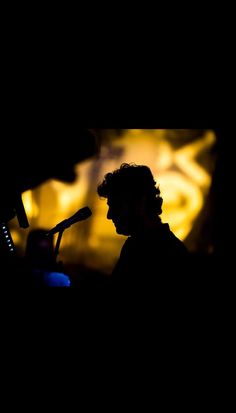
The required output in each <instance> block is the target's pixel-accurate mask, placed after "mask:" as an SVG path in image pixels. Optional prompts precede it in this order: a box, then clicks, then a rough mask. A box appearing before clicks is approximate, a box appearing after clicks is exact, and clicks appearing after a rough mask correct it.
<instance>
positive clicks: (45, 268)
mask: <svg viewBox="0 0 236 413" xmlns="http://www.w3.org/2000/svg"><path fill="white" fill-rule="evenodd" d="M47 232H48V231H47V230H44V229H35V230H32V231H31V232H30V233H29V235H28V238H27V245H26V251H25V259H26V265H27V267H28V272H29V274H30V278H29V279H30V282H31V283H32V285H33V286H36V287H38V286H40V287H69V286H70V284H71V283H70V279H69V277H68V276H67V275H66V274H64V273H63V271H62V269H61V268H60V265H59V264H58V263H57V262H56V256H55V252H54V246H53V237H52V236H50V235H49V236H47V235H46V234H47Z"/></svg>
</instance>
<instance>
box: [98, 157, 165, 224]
mask: <svg viewBox="0 0 236 413" xmlns="http://www.w3.org/2000/svg"><path fill="white" fill-rule="evenodd" d="M97 192H98V195H99V196H100V197H103V198H110V197H126V198H128V199H129V200H138V199H139V198H141V197H142V196H145V198H146V201H147V209H148V210H147V213H148V214H149V215H151V216H153V215H161V213H162V208H161V207H162V202H163V199H162V198H161V196H160V189H159V187H156V181H155V180H154V178H153V175H152V172H151V170H150V168H149V167H148V166H145V165H136V164H134V163H131V164H128V163H123V164H122V165H121V166H120V168H119V169H116V170H114V171H113V172H109V173H107V174H106V175H105V177H104V180H103V181H102V183H100V184H99V186H98V188H97Z"/></svg>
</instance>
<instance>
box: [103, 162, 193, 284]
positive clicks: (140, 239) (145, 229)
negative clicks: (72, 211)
mask: <svg viewBox="0 0 236 413" xmlns="http://www.w3.org/2000/svg"><path fill="white" fill-rule="evenodd" d="M98 195H99V196H101V197H105V198H107V204H108V207H109V209H108V213H107V218H108V219H111V220H112V221H113V223H114V225H115V227H116V232H117V233H118V234H123V235H127V236H128V239H127V240H126V241H125V243H124V245H123V247H122V250H121V254H120V258H119V260H118V262H117V264H116V266H115V268H114V270H113V273H112V279H114V280H124V281H125V282H128V281H129V280H130V281H134V280H142V281H143V280H145V281H158V282H159V281H160V280H161V279H163V278H165V276H166V275H167V274H173V271H174V274H176V272H177V271H178V270H180V271H181V272H183V263H187V261H188V256H189V253H188V251H187V249H186V247H185V246H184V244H183V243H182V242H181V241H180V240H179V239H178V238H177V237H176V236H175V235H174V234H173V233H172V232H171V230H170V228H169V225H168V224H164V223H162V221H161V218H160V215H161V213H162V201H163V200H162V198H161V196H160V189H159V188H158V187H156V182H155V181H154V178H153V175H152V173H151V170H150V169H149V168H148V167H147V166H144V165H135V164H127V163H124V164H122V165H121V166H120V168H119V169H117V170H115V171H114V172H112V173H107V174H106V175H105V177H104V180H103V182H102V183H101V184H100V185H99V186H98ZM170 271H171V272H170Z"/></svg>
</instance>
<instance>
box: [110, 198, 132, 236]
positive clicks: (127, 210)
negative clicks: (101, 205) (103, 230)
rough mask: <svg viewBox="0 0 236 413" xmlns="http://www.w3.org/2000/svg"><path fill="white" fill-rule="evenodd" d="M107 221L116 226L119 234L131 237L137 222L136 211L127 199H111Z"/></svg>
mask: <svg viewBox="0 0 236 413" xmlns="http://www.w3.org/2000/svg"><path fill="white" fill-rule="evenodd" d="M107 205H108V212H107V219H111V220H112V222H113V224H114V225H115V228H116V232H117V234H121V235H130V234H131V233H132V230H133V227H134V221H135V211H134V208H133V207H132V204H131V202H130V201H128V200H127V199H124V198H123V199H120V198H115V197H109V198H108V200H107Z"/></svg>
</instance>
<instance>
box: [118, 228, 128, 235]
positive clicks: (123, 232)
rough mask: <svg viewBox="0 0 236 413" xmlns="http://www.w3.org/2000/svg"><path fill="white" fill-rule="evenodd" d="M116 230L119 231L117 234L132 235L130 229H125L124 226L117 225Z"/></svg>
mask: <svg viewBox="0 0 236 413" xmlns="http://www.w3.org/2000/svg"><path fill="white" fill-rule="evenodd" d="M116 232H117V234H119V235H126V236H128V235H130V234H129V231H127V230H125V229H123V228H117V227H116Z"/></svg>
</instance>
